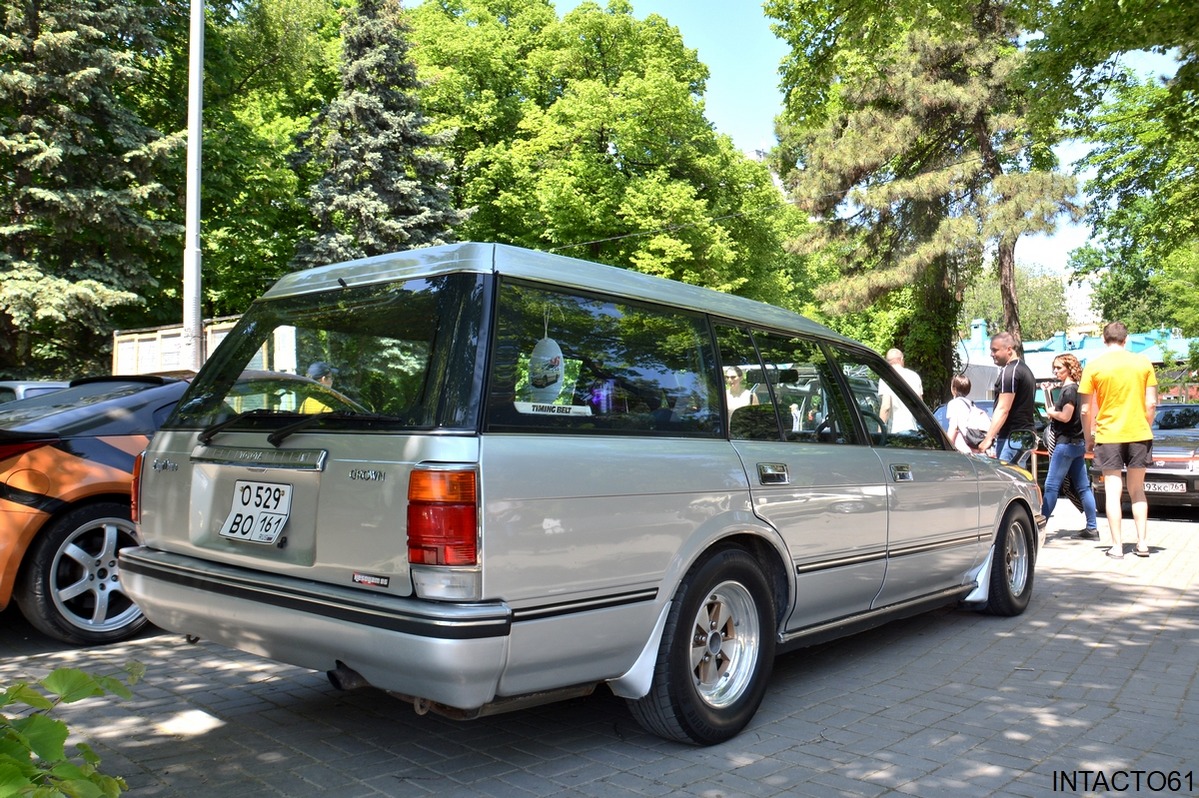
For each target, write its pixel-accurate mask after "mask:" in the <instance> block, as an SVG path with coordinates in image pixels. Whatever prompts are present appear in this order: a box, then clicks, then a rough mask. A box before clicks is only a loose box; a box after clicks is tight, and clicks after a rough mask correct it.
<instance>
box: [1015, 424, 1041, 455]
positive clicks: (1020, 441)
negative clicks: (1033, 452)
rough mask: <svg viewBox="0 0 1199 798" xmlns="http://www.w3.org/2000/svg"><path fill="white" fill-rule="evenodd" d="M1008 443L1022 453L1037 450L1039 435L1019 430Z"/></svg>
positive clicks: (1030, 431)
mask: <svg viewBox="0 0 1199 798" xmlns="http://www.w3.org/2000/svg"><path fill="white" fill-rule="evenodd" d="M1008 442H1009V443H1010V444H1011V445H1012V446H1013V447H1015V448H1017V449H1019V450H1020V451H1022V452H1026V451H1029V450H1030V449H1035V448H1036V446H1037V434H1036V433H1035V432H1033V431H1032V430H1026V429H1019V430H1016V431H1015V432H1013V433H1012V434H1011V436H1010V437H1009V438H1008Z"/></svg>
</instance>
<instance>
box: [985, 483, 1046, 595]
mask: <svg viewBox="0 0 1199 798" xmlns="http://www.w3.org/2000/svg"><path fill="white" fill-rule="evenodd" d="M1034 535H1035V532H1034V528H1033V522H1032V518H1031V517H1030V516H1029V514H1028V511H1027V510H1025V509H1024V508H1022V507H1012V508H1010V509H1009V510H1008V511H1007V513H1006V514H1005V515H1004V517H1003V523H1002V524H1000V527H999V534H998V535H997V536H996V538H995V552H994V555H993V556H992V558H991V584H990V590H989V591H988V592H989V596H988V598H987V607H986V610H987V612H989V613H990V614H992V615H1019V614H1020V613H1022V612H1024V610H1025V609H1026V608H1027V607H1028V601H1029V599H1030V598H1031V597H1032V581H1033V570H1034V567H1035V564H1036V555H1035V551H1036V550H1035V549H1034V548H1033V540H1034Z"/></svg>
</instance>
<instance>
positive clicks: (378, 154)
mask: <svg viewBox="0 0 1199 798" xmlns="http://www.w3.org/2000/svg"><path fill="white" fill-rule="evenodd" d="M407 34H408V25H407V23H406V22H405V21H404V19H403V17H402V16H401V8H400V4H399V2H398V0H359V2H358V6H357V9H356V10H354V11H353V12H352V13H351V15H350V18H349V20H348V22H347V23H346V27H345V32H344V46H343V52H342V64H341V92H340V94H339V95H338V97H337V98H336V99H335V100H334V101H333V102H332V103H330V105H329V106H328V107H327V108H326V109H325V110H324V111H322V112H321V114H320V115H319V116H318V117H317V118H316V119H315V120H314V121H313V123H312V126H311V128H309V130H308V132H307V133H306V134H304V136H303V137H302V138H301V150H300V153H299V155H298V158H297V162H298V163H300V164H302V165H305V164H307V162H308V161H310V160H311V161H312V164H311V165H310V166H309V168H315V169H317V170H318V171H319V172H320V173H321V175H322V176H321V178H320V179H319V180H318V181H317V183H316V184H315V185H314V186H313V187H312V190H311V193H310V194H309V197H308V208H309V210H310V211H311V212H312V214H313V216H314V217H315V218H316V221H317V234H316V236H315V237H314V238H311V239H308V240H306V241H303V242H301V244H300V246H299V248H298V249H297V252H296V257H295V260H294V264H295V265H298V266H316V265H320V264H325V263H335V262H338V261H343V260H350V259H353V258H360V257H364V256H368V255H379V254H383V253H387V252H393V251H395V250H399V249H406V248H409V247H417V246H427V245H431V244H440V243H445V242H447V241H450V240H452V239H453V230H452V228H453V226H454V225H456V224H458V223H459V222H460V221H461V214H459V213H458V211H456V210H455V209H454V208H453V207H452V203H451V199H450V193H449V188H448V185H447V182H446V177H447V172H448V171H449V165H448V164H447V163H446V162H445V161H444V160H443V159H442V158H441V156H440V155H439V154H437V153H436V152H434V151H433V148H434V147H435V146H436V145H437V144H438V143H439V141H438V139H437V137H435V136H434V135H432V134H431V133H429V132H428V131H427V130H425V119H424V115H423V114H422V112H421V107H420V99H419V96H418V93H417V91H418V89H419V88H420V83H419V81H418V80H417V76H416V66H415V64H414V63H413V62H412V60H411V58H410V57H409V53H408V40H407Z"/></svg>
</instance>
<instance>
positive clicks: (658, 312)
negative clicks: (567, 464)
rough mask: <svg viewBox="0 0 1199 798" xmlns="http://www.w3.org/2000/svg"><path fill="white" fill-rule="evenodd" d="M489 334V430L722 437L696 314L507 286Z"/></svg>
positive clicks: (710, 364) (704, 332) (707, 349)
mask: <svg viewBox="0 0 1199 798" xmlns="http://www.w3.org/2000/svg"><path fill="white" fill-rule="evenodd" d="M495 329H496V333H495V342H494V348H493V352H492V360H491V373H490V379H489V395H488V402H487V426H488V429H489V430H491V431H499V432H503V431H509V432H526V431H559V432H561V431H567V432H576V433H579V434H587V433H600V434H660V435H682V436H702V437H712V436H717V435H721V434H722V430H723V427H722V424H721V419H720V405H719V394H718V392H717V389H716V387H715V386H714V384H713V374H715V367H714V363H715V359H714V355H713V351H712V345H711V336H710V335H709V333H708V328H707V323H706V321H705V319H704V317H703V316H702V315H700V314H690V313H686V312H684V311H672V310H669V309H664V308H660V307H656V306H648V305H641V304H638V303H635V302H627V301H623V300H616V299H607V298H603V297H593V296H586V295H582V294H575V293H565V292H559V291H553V290H547V289H545V288H542V287H538V286H532V285H526V284H522V283H519V282H515V281H504V282H503V283H502V284H501V287H500V290H499V298H498V309H497V318H496V328H495Z"/></svg>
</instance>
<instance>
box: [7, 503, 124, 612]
mask: <svg viewBox="0 0 1199 798" xmlns="http://www.w3.org/2000/svg"><path fill="white" fill-rule="evenodd" d="M105 502H113V503H115V504H123V505H125V506H129V504H130V496H129V494H128V493H120V492H104V493H95V494H90V495H88V496H85V497H82V498H80V499H77V500H76V501H73V502H61V503H59V504H57V505H56V506H55V507H54V508H53V510H52V511H51V512H48V513H39V514H38V515H37V516H36V517H34V518H33V519H32V520H31V521H30V522H29V523H27V524H26V525H25V526H24V527H23V528H21V529H20V530H19V531H18V533H17V535H16V536H15V540H14V543H13V547H12V550H11V552H10V553H9V556H8V558H7V561H6V562H3V563H0V610H3V609H5V608H6V607H7V606H8V605H9V604H10V603H12V597H13V591H14V590H15V589H16V586H17V582H18V581H19V580H20V579H21V577H22V575H23V574H24V573H25V569H26V564H27V563H26V558H27V556H28V554H29V549H30V548H31V547H32V546H33V541H34V540H36V539H37V536H38V534H39V533H41V531H42V530H43V529H46V528H48V527H51V526H53V525H54V524H55V523H56V522H57V521H58V520H59V519H60V518H62V517H63V516H65V515H66V514H67V513H71V512H74V511H75V510H78V509H79V508H81V507H89V506H91V505H93V504H102V503H105Z"/></svg>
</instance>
